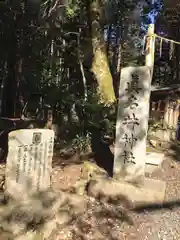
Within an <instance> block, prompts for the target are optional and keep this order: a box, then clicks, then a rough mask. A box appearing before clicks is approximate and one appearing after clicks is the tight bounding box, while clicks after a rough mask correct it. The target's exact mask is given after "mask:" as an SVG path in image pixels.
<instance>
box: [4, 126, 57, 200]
mask: <svg viewBox="0 0 180 240" xmlns="http://www.w3.org/2000/svg"><path fill="white" fill-rule="evenodd" d="M8 138H9V139H8V148H9V150H8V156H7V163H6V181H5V186H6V191H7V193H8V194H10V195H12V196H13V197H14V198H24V197H26V196H29V195H31V194H33V193H36V192H38V191H41V190H46V189H48V188H49V187H50V184H51V180H50V179H51V170H52V157H53V147H54V131H53V130H49V129H21V130H16V131H13V132H10V133H9V136H8Z"/></svg>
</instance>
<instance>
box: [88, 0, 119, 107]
mask: <svg viewBox="0 0 180 240" xmlns="http://www.w3.org/2000/svg"><path fill="white" fill-rule="evenodd" d="M88 8H89V9H88V10H89V24H90V27H91V37H92V50H93V59H92V72H93V74H94V75H95V77H96V80H97V82H98V93H99V96H100V101H101V102H102V103H104V104H105V105H111V104H112V103H114V102H115V101H116V97H115V94H114V88H113V79H112V75H111V72H110V68H109V64H108V58H107V55H106V46H105V42H104V32H103V30H102V28H101V24H100V21H101V19H102V18H101V10H102V9H101V8H102V6H101V5H100V1H99V0H93V1H91V2H90V3H89V4H88Z"/></svg>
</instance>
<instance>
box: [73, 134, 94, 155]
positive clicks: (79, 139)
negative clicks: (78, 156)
mask: <svg viewBox="0 0 180 240" xmlns="http://www.w3.org/2000/svg"><path fill="white" fill-rule="evenodd" d="M72 145H73V147H77V148H78V149H79V151H80V152H81V153H85V152H87V151H88V148H89V147H90V145H91V136H90V133H87V134H86V135H85V136H83V135H78V134H77V135H76V138H75V139H74V140H73V142H72Z"/></svg>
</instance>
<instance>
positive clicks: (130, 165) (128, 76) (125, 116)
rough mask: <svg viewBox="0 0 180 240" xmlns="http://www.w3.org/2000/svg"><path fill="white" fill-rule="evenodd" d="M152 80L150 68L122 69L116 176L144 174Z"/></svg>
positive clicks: (115, 157) (115, 161)
mask: <svg viewBox="0 0 180 240" xmlns="http://www.w3.org/2000/svg"><path fill="white" fill-rule="evenodd" d="M150 84H151V78H150V73H149V69H148V68H147V67H127V68H124V69H122V72H121V81H120V88H119V106H118V116H117V123H116V143H115V153H114V155H115V156H114V173H115V174H118V173H121V174H122V175H123V177H124V178H125V179H127V180H131V179H133V178H136V177H137V178H139V177H141V176H143V175H144V170H145V156H146V135H147V128H148V116H149V102H148V100H149V97H150Z"/></svg>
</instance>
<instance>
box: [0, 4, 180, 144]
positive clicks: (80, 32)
mask: <svg viewBox="0 0 180 240" xmlns="http://www.w3.org/2000/svg"><path fill="white" fill-rule="evenodd" d="M163 7H164V6H163V4H162V2H161V1H158V2H155V4H154V5H150V3H149V1H139V0H133V1H132V0H129V1H127V0H123V1H120V0H116V1H115V0H112V1H110V0H109V1H107V0H89V1H79V0H76V1H70V0H69V1H68V0H59V1H58V0H49V1H40V0H26V1H20V0H19V1H18V0H11V1H1V2H0V29H1V31H0V33H1V38H0V39H1V44H0V48H1V56H0V69H1V71H0V74H1V78H0V80H1V81H0V84H1V87H0V104H1V105H0V112H1V116H3V117H19V116H20V115H21V112H20V111H19V108H20V106H21V105H24V104H25V102H26V101H28V98H29V96H30V95H31V94H32V93H35V92H39V93H41V94H42V95H43V97H44V100H45V102H46V103H48V104H50V105H51V106H52V108H53V113H54V122H55V123H56V124H58V125H59V126H60V127H61V137H62V138H65V137H66V138H70V139H71V140H72V139H73V141H75V142H78V141H80V142H81V140H82V139H86V138H87V136H89V132H91V131H92V127H93V128H94V127H96V128H99V127H101V128H102V129H103V130H104V131H105V132H106V133H107V131H108V133H109V134H111V135H113V133H114V126H115V121H116V104H117V100H118V86H119V82H120V72H121V68H122V67H124V66H128V65H142V64H144V59H145V56H144V35H145V34H146V32H147V26H148V24H149V23H150V16H151V14H152V13H153V14H155V16H156V18H157V22H156V31H158V33H162V32H163V34H164V35H166V36H170V37H171V38H173V39H176V40H178V36H179V35H177V34H176V33H177V32H178V31H176V29H177V28H176V27H175V26H177V24H174V28H173V30H172V28H171V25H172V24H169V25H168V26H169V28H167V27H166V26H167V22H168V21H169V18H168V19H167V17H166V11H165V9H164V8H163ZM160 11H161V14H160V15H159V12H160ZM170 15H173V13H172V14H170ZM175 34H176V35H175ZM165 45H167V44H165ZM165 45H163V47H162V54H161V55H160V54H159V51H161V50H160V49H161V47H160V43H159V42H157V46H158V47H157V48H156V59H155V68H154V78H153V83H155V84H160V85H163V84H170V83H173V82H177V81H178V77H179V56H178V52H179V48H178V47H176V50H175V51H173V53H172V54H171V55H172V56H170V57H169V54H170V53H169V47H168V46H165ZM175 67H176V71H175V70H174V69H175ZM167 73H168V74H167ZM63 136H65V137H63ZM74 139H75V140H74ZM77 139H78V140H77ZM83 141H84V140H83Z"/></svg>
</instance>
